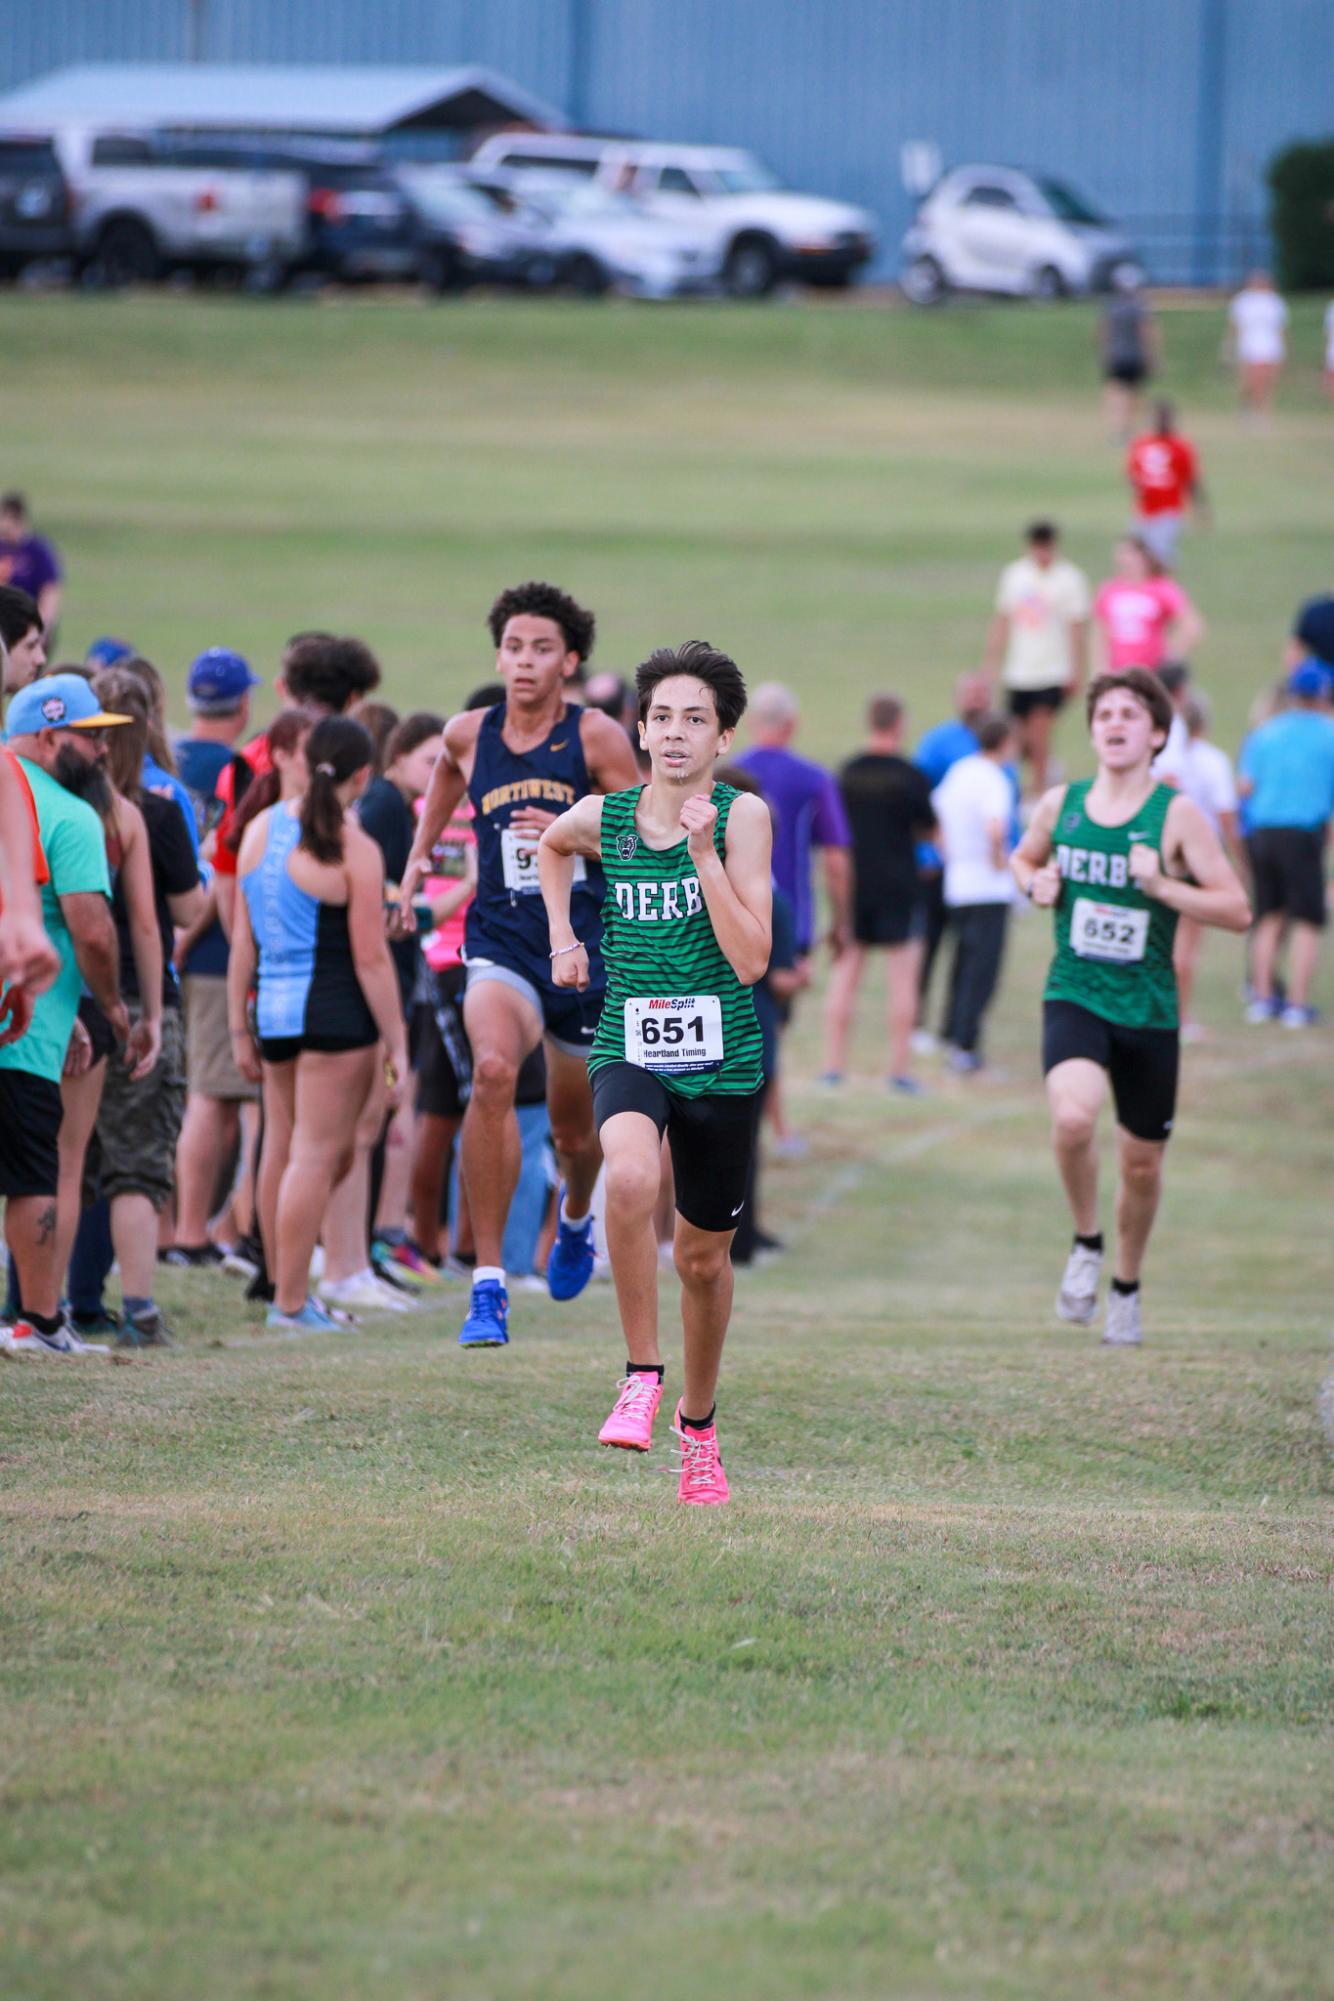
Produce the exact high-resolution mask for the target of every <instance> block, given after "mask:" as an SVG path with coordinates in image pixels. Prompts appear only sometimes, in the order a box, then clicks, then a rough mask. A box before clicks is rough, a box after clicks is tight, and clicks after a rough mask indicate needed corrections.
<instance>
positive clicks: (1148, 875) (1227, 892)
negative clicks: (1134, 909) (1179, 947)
mask: <svg viewBox="0 0 1334 2001" xmlns="http://www.w3.org/2000/svg"><path fill="white" fill-rule="evenodd" d="M1164 863H1166V864H1167V868H1171V869H1177V868H1179V869H1181V870H1182V871H1183V872H1184V873H1185V874H1187V875H1189V876H1190V878H1191V880H1190V881H1189V882H1183V881H1182V880H1181V878H1180V877H1179V876H1178V875H1176V874H1168V873H1167V869H1165V868H1164ZM1130 873H1131V876H1132V877H1133V878H1134V880H1135V881H1136V882H1137V883H1138V884H1139V887H1140V888H1141V889H1142V890H1143V892H1144V894H1145V895H1146V896H1152V897H1154V898H1155V899H1156V900H1157V901H1158V902H1159V903H1165V904H1166V905H1167V907H1168V909H1169V910H1176V911H1179V912H1180V914H1181V915H1182V916H1183V917H1193V918H1194V919H1195V922H1196V923H1197V924H1213V925H1216V926H1217V927H1218V929H1219V930H1220V931H1245V930H1247V929H1248V928H1249V926H1250V921H1251V905H1250V899H1249V897H1248V896H1247V894H1246V892H1245V890H1244V889H1243V888H1242V886H1241V884H1240V882H1239V881H1238V880H1237V873H1236V870H1235V869H1234V868H1233V866H1232V864H1231V862H1230V861H1229V860H1228V858H1227V856H1226V855H1225V854H1224V853H1223V850H1222V847H1221V846H1220V844H1219V840H1218V836H1217V835H1216V834H1215V832H1214V830H1213V828H1212V827H1211V826H1210V825H1209V822H1208V821H1207V820H1206V819H1205V817H1204V815H1203V813H1202V812H1201V811H1200V809H1199V807H1198V806H1197V805H1196V804H1195V802H1194V800H1193V799H1186V798H1183V797H1182V795H1181V794H1180V793H1178V794H1177V796H1176V798H1175V799H1174V800H1173V801H1172V803H1171V805H1170V806H1169V807H1168V809H1167V818H1166V820H1165V821H1164V822H1163V851H1162V853H1161V854H1159V852H1158V850H1157V849H1156V848H1151V847H1149V846H1147V845H1146V844H1145V843H1144V842H1142V841H1136V842H1135V843H1134V844H1133V845H1132V847H1131V850H1130Z"/></svg>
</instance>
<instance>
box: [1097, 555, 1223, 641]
mask: <svg viewBox="0 0 1334 2001" xmlns="http://www.w3.org/2000/svg"><path fill="white" fill-rule="evenodd" d="M1093 624H1094V630H1095V633H1096V634H1097V640H1096V643H1097V645H1098V646H1099V647H1100V648H1101V651H1102V655H1103V660H1102V665H1103V666H1105V668H1106V670H1107V672H1108V673H1111V674H1124V673H1125V670H1126V668H1127V667H1148V668H1158V667H1161V666H1162V664H1163V662H1164V660H1184V659H1186V657H1187V656H1188V655H1189V654H1190V652H1191V650H1192V649H1193V648H1194V647H1196V646H1198V645H1199V643H1200V641H1201V640H1202V639H1203V637H1204V620H1203V619H1202V618H1201V617H1200V615H1199V613H1198V612H1197V611H1196V609H1195V607H1194V605H1193V604H1192V603H1191V601H1190V599H1189V598H1188V597H1187V596H1186V593H1185V592H1184V591H1183V590H1182V588H1181V586H1180V584H1179V583H1177V581H1176V579H1175V578H1174V577H1169V576H1167V575H1166V574H1165V573H1164V570H1163V567H1162V565H1161V563H1159V562H1158V561H1157V559H1156V558H1155V557H1154V556H1153V554H1152V553H1151V552H1150V550H1149V548H1148V546H1147V545H1146V544H1145V543H1144V542H1142V541H1140V539H1139V538H1138V536H1133V535H1127V536H1125V537H1123V538H1122V540H1121V541H1119V542H1118V543H1117V545H1116V574H1115V575H1114V576H1111V577H1109V578H1108V579H1107V582H1106V583H1105V584H1101V585H1100V586H1099V588H1098V592H1097V595H1096V596H1095V598H1094V600H1093Z"/></svg>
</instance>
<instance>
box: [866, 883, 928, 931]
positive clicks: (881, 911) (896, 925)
mask: <svg viewBox="0 0 1334 2001" xmlns="http://www.w3.org/2000/svg"><path fill="white" fill-rule="evenodd" d="M923 918H924V913H923V911H922V909H921V907H920V902H919V899H918V895H917V889H916V885H914V886H913V887H912V888H911V889H908V888H906V887H905V888H903V889H895V890H892V891H889V892H887V893H886V894H885V895H883V896H879V897H869V896H868V897H865V898H863V897H858V898H857V900H856V902H855V903H854V905H853V910H852V935H853V938H854V940H855V941H856V943H857V944H858V945H906V944H907V943H908V940H909V939H910V938H917V937H920V936H921V934H922V931H923V929H924V928H925V926H924V922H923Z"/></svg>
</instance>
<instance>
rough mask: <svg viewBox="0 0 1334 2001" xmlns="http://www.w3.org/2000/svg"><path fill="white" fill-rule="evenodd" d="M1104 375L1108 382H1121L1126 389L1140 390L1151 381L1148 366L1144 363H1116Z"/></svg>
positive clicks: (1105, 370)
mask: <svg viewBox="0 0 1334 2001" xmlns="http://www.w3.org/2000/svg"><path fill="white" fill-rule="evenodd" d="M1103 374H1104V376H1105V378H1106V380H1107V381H1108V382H1119V383H1120V384H1121V385H1122V387H1123V388H1125V389H1138V388H1139V386H1140V384H1141V382H1147V381H1148V379H1149V370H1148V365H1147V363H1145V362H1143V361H1114V362H1113V363H1112V365H1111V367H1110V368H1107V369H1104V371H1103Z"/></svg>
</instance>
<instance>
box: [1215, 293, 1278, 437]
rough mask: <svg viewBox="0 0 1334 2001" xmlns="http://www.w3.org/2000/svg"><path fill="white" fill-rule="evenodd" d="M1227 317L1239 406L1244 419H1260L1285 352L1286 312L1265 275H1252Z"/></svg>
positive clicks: (1271, 398) (1264, 414) (1270, 398)
mask: <svg viewBox="0 0 1334 2001" xmlns="http://www.w3.org/2000/svg"><path fill="white" fill-rule="evenodd" d="M1227 317H1228V342H1229V345H1230V347H1231V351H1232V356H1233V359H1234V360H1235V361H1236V364H1237V386H1238V388H1239V390H1240V392H1241V401H1242V405H1243V407H1244V409H1245V412H1246V414H1247V415H1248V416H1251V417H1255V418H1261V419H1263V418H1265V417H1267V416H1268V415H1269V412H1270V410H1271V409H1272V408H1273V403H1274V392H1275V390H1276V389H1277V388H1278V378H1279V375H1280V374H1281V372H1282V369H1283V363H1284V361H1285V360H1286V359H1287V352H1288V309H1287V307H1286V306H1285V305H1284V303H1283V301H1282V299H1280V297H1279V295H1278V293H1277V292H1276V291H1275V290H1274V281H1273V279H1272V278H1271V277H1270V275H1269V273H1268V272H1267V271H1252V273H1251V275H1250V277H1249V278H1248V279H1247V280H1246V283H1245V285H1244V286H1243V287H1242V289H1241V291H1239V292H1238V293H1237V296H1236V298H1235V299H1234V300H1233V301H1232V304H1231V305H1230V306H1229V307H1228V316H1227Z"/></svg>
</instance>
